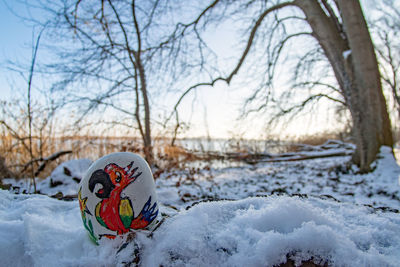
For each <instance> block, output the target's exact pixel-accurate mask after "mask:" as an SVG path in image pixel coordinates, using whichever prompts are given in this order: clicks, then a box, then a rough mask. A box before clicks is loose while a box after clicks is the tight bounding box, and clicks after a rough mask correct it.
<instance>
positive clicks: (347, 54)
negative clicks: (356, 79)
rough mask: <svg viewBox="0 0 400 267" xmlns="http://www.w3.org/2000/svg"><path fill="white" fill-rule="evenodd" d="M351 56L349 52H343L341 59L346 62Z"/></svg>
mask: <svg viewBox="0 0 400 267" xmlns="http://www.w3.org/2000/svg"><path fill="white" fill-rule="evenodd" d="M350 55H351V50H346V51H343V58H344V59H346V60H347V58H348V57H349V56H350Z"/></svg>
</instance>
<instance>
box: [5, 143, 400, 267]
mask: <svg viewBox="0 0 400 267" xmlns="http://www.w3.org/2000/svg"><path fill="white" fill-rule="evenodd" d="M348 159H349V158H348V157H332V158H323V159H312V160H305V161H293V162H273V163H272V162H269V163H268V162H267V163H258V164H255V165H248V166H244V167H235V168H211V169H210V168H203V169H200V170H194V169H186V170H170V171H168V172H164V173H162V174H161V175H160V177H159V178H158V179H157V180H156V186H157V194H158V198H159V202H160V204H161V214H162V217H163V223H161V224H160V226H159V227H158V228H157V229H156V230H155V231H154V232H149V231H140V232H137V233H136V234H134V235H130V236H126V237H125V238H124V239H118V238H117V239H115V240H108V239H101V240H100V245H99V246H96V245H94V244H93V243H92V242H91V241H90V239H89V237H88V235H87V233H86V230H85V229H84V227H83V224H82V220H81V217H80V210H79V205H78V201H77V200H73V201H61V200H57V199H54V198H50V197H48V196H45V195H25V194H14V193H12V192H9V191H5V190H0V240H1V241H0V266H125V265H128V266H129V263H131V264H132V266H134V265H135V264H136V263H139V265H140V266H160V265H162V266H274V265H276V266H278V265H280V264H282V263H284V262H286V261H287V259H291V260H293V261H294V263H295V264H301V263H302V262H304V261H309V260H311V261H312V262H314V263H316V264H321V265H324V264H326V265H328V266H400V214H399V209H400V184H399V178H400V167H399V165H398V164H397V163H396V161H395V159H394V158H393V156H392V155H391V154H390V152H389V150H388V149H385V148H384V149H383V150H382V152H381V154H380V159H379V160H378V162H377V165H376V169H375V171H374V172H373V173H370V174H365V175H358V174H354V172H352V171H350V172H347V173H343V171H342V168H341V167H340V166H343V164H344V162H345V161H347V160H348ZM89 164H90V161H89V160H79V161H72V162H67V163H64V164H63V165H60V166H59V167H58V168H57V169H56V170H55V171H54V172H53V173H52V175H51V177H49V178H47V179H46V180H43V181H41V182H39V183H38V188H39V189H40V191H41V193H44V194H48V195H54V194H56V193H58V191H61V192H62V193H63V195H64V196H65V195H74V194H76V193H77V192H76V190H77V182H76V181H77V180H79V179H80V177H81V176H82V174H83V173H84V171H85V169H86V168H87V167H88V166H89ZM64 167H67V169H68V171H65V170H64ZM50 178H51V179H52V184H53V187H50V186H49V185H50ZM73 178H75V179H73ZM57 181H58V183H57ZM7 182H9V183H12V184H14V185H17V184H18V185H19V186H20V187H21V189H19V190H20V191H21V192H22V191H23V190H24V189H27V188H28V183H27V182H23V181H22V182H19V183H17V182H16V181H14V180H13V179H5V180H3V183H7ZM60 182H61V183H60ZM55 185H56V186H55ZM127 240H129V241H127Z"/></svg>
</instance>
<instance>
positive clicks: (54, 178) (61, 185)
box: [37, 159, 92, 196]
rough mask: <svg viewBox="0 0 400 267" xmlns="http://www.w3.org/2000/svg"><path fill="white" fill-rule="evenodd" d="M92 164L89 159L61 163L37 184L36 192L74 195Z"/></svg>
mask: <svg viewBox="0 0 400 267" xmlns="http://www.w3.org/2000/svg"><path fill="white" fill-rule="evenodd" d="M91 164H92V161H91V160H90V159H75V160H69V161H66V162H63V163H61V164H60V165H59V166H57V168H55V169H54V171H53V172H52V173H51V174H50V176H49V177H47V178H46V179H44V180H42V181H40V182H39V183H38V187H37V188H38V190H40V192H41V193H42V194H46V195H54V194H56V193H58V192H62V193H63V195H64V196H65V195H76V194H77V193H78V191H77V190H78V184H79V182H80V181H81V179H82V177H83V175H84V174H85V172H86V170H87V169H88V168H89V166H90V165H91Z"/></svg>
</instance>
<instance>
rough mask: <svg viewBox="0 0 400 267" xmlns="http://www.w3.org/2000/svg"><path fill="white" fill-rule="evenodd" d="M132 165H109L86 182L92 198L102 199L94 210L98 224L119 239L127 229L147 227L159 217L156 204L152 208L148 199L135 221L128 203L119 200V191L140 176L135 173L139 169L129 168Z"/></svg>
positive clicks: (121, 198) (124, 198)
mask: <svg viewBox="0 0 400 267" xmlns="http://www.w3.org/2000/svg"><path fill="white" fill-rule="evenodd" d="M132 165H133V162H131V163H130V164H129V165H128V166H126V167H125V168H123V167H120V166H118V165H117V164H115V163H110V164H108V165H107V166H105V167H104V169H98V170H96V171H94V172H93V173H92V175H91V177H90V179H89V190H90V191H91V192H93V191H94V190H96V191H95V192H94V193H95V195H96V196H97V197H99V198H101V199H102V200H101V201H100V202H99V203H98V204H97V205H96V208H95V216H96V219H97V221H98V222H99V223H100V224H101V225H102V226H104V227H106V228H107V229H109V230H112V231H116V232H117V234H118V235H120V234H123V233H126V232H128V231H129V229H141V228H144V227H146V226H147V225H149V224H150V223H151V222H152V221H153V220H154V219H155V218H156V217H157V214H158V209H157V203H154V204H153V205H152V206H151V196H149V198H148V200H147V202H146V204H145V205H144V206H143V208H142V211H141V212H140V213H139V215H138V216H136V217H135V215H134V210H133V207H132V202H131V200H130V199H129V198H127V197H121V193H122V191H123V190H124V189H125V188H126V187H127V186H128V185H130V184H131V183H133V182H134V181H135V180H136V179H137V178H138V177H139V176H140V175H141V174H142V173H141V172H138V167H136V168H132ZM97 185H101V186H97ZM109 237H110V236H109Z"/></svg>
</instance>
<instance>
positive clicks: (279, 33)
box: [175, 0, 393, 172]
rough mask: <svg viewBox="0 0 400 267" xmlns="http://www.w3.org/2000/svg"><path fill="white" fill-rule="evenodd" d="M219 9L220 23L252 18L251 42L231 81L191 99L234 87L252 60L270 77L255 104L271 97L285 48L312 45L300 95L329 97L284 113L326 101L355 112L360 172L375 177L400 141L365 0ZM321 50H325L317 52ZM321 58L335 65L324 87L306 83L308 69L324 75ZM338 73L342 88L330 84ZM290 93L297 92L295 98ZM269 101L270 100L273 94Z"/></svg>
mask: <svg viewBox="0 0 400 267" xmlns="http://www.w3.org/2000/svg"><path fill="white" fill-rule="evenodd" d="M215 2H217V3H215V5H214V6H213V9H209V10H204V12H209V13H211V12H214V13H215V14H214V16H217V17H218V16H219V20H220V21H222V20H223V18H225V17H229V16H226V13H229V12H230V13H229V14H230V15H231V16H236V17H238V16H241V17H244V18H245V19H244V20H242V22H243V23H246V22H247V25H248V26H247V36H248V38H247V40H246V41H245V42H244V43H245V45H244V49H243V51H242V52H241V54H240V56H239V58H238V61H237V63H236V65H235V66H234V67H233V70H232V71H230V72H229V73H228V74H227V75H223V76H219V77H214V78H213V79H212V80H211V81H210V82H204V83H199V84H195V85H193V86H191V87H190V88H188V90H187V91H186V92H184V95H186V94H187V93H188V92H190V91H191V90H193V89H195V88H198V87H199V86H205V85H214V84H215V83H216V82H218V81H224V82H226V83H228V84H229V83H231V81H232V79H233V78H234V76H235V75H237V74H238V72H239V70H240V69H241V68H243V66H244V65H245V64H246V60H248V58H249V57H251V56H253V57H257V61H258V62H262V63H264V64H265V67H264V68H263V70H264V73H265V75H264V76H265V77H266V78H264V80H263V81H262V82H263V84H262V85H263V86H261V87H260V89H259V90H256V92H255V94H254V95H253V96H252V97H251V99H257V98H259V96H260V94H261V93H262V92H265V88H270V90H271V89H272V88H273V82H274V78H275V76H276V75H277V73H276V72H277V69H278V67H279V63H281V61H280V59H281V57H282V55H283V51H284V49H285V47H287V46H288V45H289V44H291V47H292V48H295V47H296V46H295V45H296V44H302V43H303V44H304V43H305V42H307V43H306V45H305V46H304V45H303V46H300V47H302V48H303V49H304V47H305V51H306V52H303V56H302V57H300V58H299V61H298V62H299V63H298V64H297V68H296V71H295V72H294V77H295V79H294V81H295V84H294V85H293V87H292V89H293V88H296V87H299V86H300V87H302V88H308V89H312V88H319V90H321V91H320V92H319V93H315V92H312V94H311V95H310V96H309V97H308V98H306V99H304V100H303V101H302V102H301V103H300V104H298V105H295V106H294V107H291V108H286V109H282V112H283V113H291V112H293V111H297V110H299V109H301V108H303V107H304V106H306V105H308V104H309V103H312V102H314V101H315V100H318V99H322V98H327V99H331V100H334V101H336V102H337V103H340V104H345V105H346V107H347V108H348V109H349V111H350V115H351V118H352V124H353V132H354V139H355V143H356V145H357V149H356V152H355V153H354V155H353V162H354V163H356V164H357V165H358V166H359V167H360V171H361V172H368V171H370V170H371V167H370V164H371V163H372V162H373V161H374V160H375V159H376V155H377V153H378V152H379V149H380V147H381V146H382V145H387V146H392V145H393V139H392V133H391V123H390V120H389V115H388V112H387V108H386V101H385V98H384V95H383V93H382V86H381V81H380V73H379V69H378V63H377V59H376V55H375V51H374V47H373V45H372V41H371V37H370V34H369V31H368V28H367V25H366V22H365V19H364V16H363V12H362V9H361V6H360V3H359V1H357V0H335V1H329V0H321V1H312V0H294V1H235V2H231V1H223V0H221V1H215ZM218 8H219V9H218ZM221 10H223V12H221ZM221 13H222V14H223V16H222V15H221ZM209 16H211V15H209ZM246 19H247V20H246ZM304 38H308V39H304ZM294 40H296V42H294ZM314 44H317V47H316V46H315V45H314ZM251 50H252V51H251ZM259 51H264V52H259ZM289 55H290V54H289ZM292 55H293V54H292ZM292 55H290V56H292ZM261 58H262V59H263V60H261ZM265 59H266V60H265ZM321 59H322V60H324V61H325V62H328V63H329V71H328V72H325V74H322V75H324V76H323V77H321V76H320V77H319V78H318V79H316V80H313V78H315V77H316V76H315V74H314V75H312V76H311V77H312V78H311V79H308V78H304V79H303V80H302V81H301V82H300V83H299V82H298V78H299V77H300V76H301V73H302V71H301V70H302V69H303V70H304V69H307V68H311V67H310V66H313V68H311V69H312V70H315V69H318V67H321V64H320V62H321ZM254 61H255V60H254ZM254 61H253V62H254ZM258 66H259V65H258ZM324 70H325V69H324ZM258 71H260V69H258ZM330 74H332V76H331V77H333V78H334V81H335V82H334V83H332V81H330V80H329V79H326V76H329V75H330ZM323 88H325V89H323ZM261 89H263V90H261ZM322 89H323V90H322ZM260 92H261V93H260ZM331 93H335V94H334V95H331ZM338 93H340V94H338ZM290 94H291V92H289V93H288V95H290ZM266 95H267V97H268V96H269V93H267V94H266ZM251 99H250V100H251ZM180 101H181V100H179V102H178V105H179V103H180ZM270 102H271V101H270ZM272 102H274V101H272ZM268 103H269V102H268V99H267V100H265V101H264V103H263V104H262V105H261V106H260V107H259V108H258V109H257V110H261V109H262V108H265V107H266V106H267V104H268ZM275 103H277V105H278V106H279V104H280V103H279V100H275ZM176 108H177V107H175V110H176Z"/></svg>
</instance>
